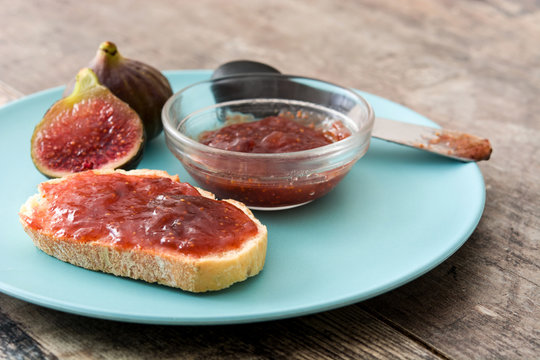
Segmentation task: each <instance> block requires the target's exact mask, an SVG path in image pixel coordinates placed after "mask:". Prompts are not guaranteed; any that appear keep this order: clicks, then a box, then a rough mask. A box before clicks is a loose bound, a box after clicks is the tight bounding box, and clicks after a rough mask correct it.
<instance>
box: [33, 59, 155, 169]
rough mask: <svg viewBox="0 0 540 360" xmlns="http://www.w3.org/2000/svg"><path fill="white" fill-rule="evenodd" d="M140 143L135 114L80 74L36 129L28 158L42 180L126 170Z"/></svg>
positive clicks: (138, 157)
mask: <svg viewBox="0 0 540 360" xmlns="http://www.w3.org/2000/svg"><path fill="white" fill-rule="evenodd" d="M145 142H146V135H145V132H144V126H143V123H142V120H141V118H140V117H139V115H138V114H137V113H136V112H135V110H133V109H132V108H131V107H130V106H129V105H128V104H126V103H125V102H123V101H122V100H120V99H119V98H118V97H116V96H115V95H114V94H113V93H112V92H111V91H110V90H109V89H107V88H106V87H105V86H103V85H101V84H100V83H99V80H98V78H97V76H96V74H95V73H94V72H93V71H92V70H91V69H89V68H84V69H82V70H81V71H80V72H79V73H78V74H77V77H76V82H75V86H74V90H73V93H72V94H70V95H68V96H66V97H64V98H62V99H60V100H58V101H57V102H55V103H54V104H53V105H52V106H51V107H50V108H49V109H48V110H47V112H46V113H45V115H44V116H43V118H42V120H41V121H40V122H39V123H38V124H37V125H36V127H35V129H34V133H33V134H32V138H31V157H32V161H33V162H34V165H35V166H36V168H37V169H38V170H39V171H40V172H41V173H42V174H43V175H45V176H46V177H48V178H58V177H62V176H65V175H68V174H71V173H75V172H79V171H84V170H90V169H125V170H130V169H134V168H136V167H137V165H138V164H139V162H140V161H141V159H142V155H143V152H144V147H145ZM126 143H127V146H126V145H125V144H126ZM130 145H131V146H130ZM113 155H116V156H118V157H113Z"/></svg>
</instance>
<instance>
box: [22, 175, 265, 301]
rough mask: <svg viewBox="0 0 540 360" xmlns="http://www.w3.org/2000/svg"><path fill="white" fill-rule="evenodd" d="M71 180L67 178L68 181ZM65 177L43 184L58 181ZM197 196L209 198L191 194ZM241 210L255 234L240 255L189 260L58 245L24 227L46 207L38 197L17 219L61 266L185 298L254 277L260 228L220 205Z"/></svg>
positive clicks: (259, 261)
mask: <svg viewBox="0 0 540 360" xmlns="http://www.w3.org/2000/svg"><path fill="white" fill-rule="evenodd" d="M94 172H96V173H111V172H121V173H124V174H127V175H131V176H148V175H150V176H162V177H169V178H171V179H173V180H174V181H180V180H179V179H178V176H171V175H169V174H167V173H166V172H163V171H158V170H131V171H124V170H96V171H94ZM69 176H71V175H68V177H69ZM66 178H67V177H64V178H59V179H53V180H49V181H48V182H49V183H50V182H59V181H64V180H65V179H66ZM197 190H198V191H199V193H200V194H201V195H202V196H205V197H207V198H212V199H214V195H213V194H211V193H209V192H207V191H204V190H202V189H197ZM223 201H226V202H228V203H230V204H232V205H234V206H236V207H237V208H238V209H240V210H242V211H243V212H244V213H245V214H246V215H247V216H248V217H249V218H250V219H251V220H252V221H253V222H254V223H255V224H256V225H257V229H258V232H257V234H256V235H255V236H253V237H252V238H250V239H248V240H246V241H245V242H244V244H243V245H242V246H241V247H240V249H237V250H232V251H227V252H224V253H221V254H217V255H208V256H202V257H193V256H189V255H185V254H181V253H176V252H171V251H165V250H163V251H160V250H155V249H146V248H138V249H123V248H121V247H116V246H114V244H107V243H103V242H99V241H95V242H88V243H82V242H78V241H76V240H72V239H58V238H55V237H54V236H52V235H51V234H46V233H44V232H41V231H36V230H35V229H33V228H31V227H29V226H28V224H27V223H26V221H24V219H23V218H24V217H25V216H26V217H30V216H31V215H32V213H33V211H36V210H37V209H38V208H39V207H42V206H47V203H46V200H45V199H44V198H43V197H42V196H41V194H40V193H38V194H35V195H33V196H31V197H30V198H29V199H28V200H27V201H26V202H25V203H24V204H23V205H22V207H21V209H20V212H19V215H20V222H21V224H22V225H23V228H24V230H25V231H26V233H27V234H28V235H30V237H31V238H32V240H33V241H34V244H35V245H36V246H37V247H38V248H39V249H41V250H42V251H44V252H45V253H47V254H49V255H51V256H54V257H56V258H58V259H60V260H62V261H65V262H68V263H71V264H73V265H77V266H80V267H83V268H86V269H90V270H96V271H102V272H106V273H110V274H114V275H116V276H123V277H129V278H132V279H138V280H144V281H146V282H149V283H158V284H162V285H167V286H171V287H176V288H180V289H183V290H186V291H190V292H205V291H214V290H221V289H224V288H227V287H229V286H231V285H232V284H234V283H236V282H239V281H243V280H246V279H247V278H248V277H251V276H254V275H257V274H258V273H259V272H260V271H261V270H262V268H263V266H264V262H265V257H266V247H267V230H266V227H265V226H264V225H263V224H261V223H260V221H259V220H257V219H256V218H255V216H254V215H253V213H252V212H251V211H250V210H249V209H248V208H247V207H246V206H245V205H244V204H242V203H240V202H238V201H235V200H223Z"/></svg>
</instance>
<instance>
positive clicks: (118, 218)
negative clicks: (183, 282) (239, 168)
mask: <svg viewBox="0 0 540 360" xmlns="http://www.w3.org/2000/svg"><path fill="white" fill-rule="evenodd" d="M40 190H41V194H42V196H43V197H44V198H45V199H46V200H47V202H48V206H47V208H46V209H45V210H44V211H42V212H40V213H34V214H32V217H31V218H27V219H25V220H26V222H27V223H28V224H29V226H30V227H32V228H34V229H36V230H40V231H43V232H44V233H46V234H51V235H53V236H55V237H58V238H64V239H73V240H75V241H77V242H84V243H91V242H99V243H109V244H114V245H115V246H117V247H121V248H123V249H137V248H143V249H145V250H156V251H161V250H166V251H173V252H178V253H182V254H185V255H190V256H195V257H200V256H205V255H209V254H219V253H222V252H225V251H229V250H235V249H239V248H240V247H241V246H242V244H243V243H244V241H245V240H246V239H248V238H250V237H252V236H254V235H255V234H256V233H257V231H258V230H257V226H256V224H255V223H254V222H253V221H252V220H251V219H250V218H249V217H248V216H247V215H246V214H244V212H242V211H241V210H239V209H238V208H236V207H235V206H233V205H231V204H229V203H227V202H224V201H217V200H212V199H208V198H206V197H203V196H201V195H200V194H199V192H198V190H197V189H195V188H194V187H192V186H191V185H189V184H186V183H180V182H179V181H174V180H172V179H170V178H165V177H159V176H128V175H125V174H122V173H111V174H96V173H94V172H92V171H86V172H82V173H78V174H76V175H74V176H71V177H69V178H67V179H65V180H63V181H61V182H58V183H50V182H46V183H43V184H41V189H40Z"/></svg>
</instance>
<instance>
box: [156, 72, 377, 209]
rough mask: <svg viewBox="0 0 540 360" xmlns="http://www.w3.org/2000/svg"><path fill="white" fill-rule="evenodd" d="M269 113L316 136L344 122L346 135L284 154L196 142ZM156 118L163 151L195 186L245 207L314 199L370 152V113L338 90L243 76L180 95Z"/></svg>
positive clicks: (301, 80)
mask: <svg viewBox="0 0 540 360" xmlns="http://www.w3.org/2000/svg"><path fill="white" fill-rule="evenodd" d="M276 115H282V116H287V117H289V118H290V119H293V120H294V121H296V122H300V123H305V124H309V126H312V127H315V128H320V129H322V131H332V128H335V127H336V124H339V125H340V126H341V125H344V127H345V128H346V129H347V130H348V132H349V133H350V136H348V137H346V138H344V139H342V140H339V141H335V142H333V143H330V144H328V145H324V146H320V147H316V148H313V149H309V150H301V151H295V152H285V153H245V152H238V151H230V150H223V149H218V148H215V147H211V146H207V145H204V144H202V143H201V142H199V137H200V136H201V134H203V133H204V132H207V131H211V130H215V129H219V128H221V127H223V126H225V125H227V124H230V123H237V122H247V121H258V120H260V119H263V118H265V117H268V116H276ZM162 119H163V125H164V133H165V139H166V143H167V146H168V148H169V149H170V151H171V152H172V153H173V154H174V156H175V157H176V158H177V159H178V160H179V161H180V163H181V164H182V165H183V166H184V168H185V169H186V171H187V172H188V173H189V174H190V175H191V176H192V177H193V179H195V181H196V182H197V183H198V185H199V186H200V187H201V188H203V189H205V190H208V191H210V192H212V193H214V194H215V195H216V196H217V197H218V198H220V199H235V200H238V201H241V202H243V203H244V204H246V205H247V206H248V207H250V208H251V209H255V210H280V209H287V208H291V207H295V206H299V205H302V204H306V203H308V202H310V201H313V200H315V199H317V198H320V197H321V196H323V195H325V194H327V193H328V192H329V191H330V190H332V189H333V188H334V187H335V186H336V185H337V184H338V183H339V182H340V181H341V180H342V179H343V177H344V176H345V175H346V174H347V172H348V171H349V170H350V169H351V167H352V166H353V165H354V164H355V163H356V161H357V160H358V159H360V158H361V157H362V156H363V155H364V154H365V153H366V151H367V149H368V147H369V143H370V138H371V130H372V128H373V122H374V114H373V110H372V108H371V106H370V105H369V104H368V103H367V102H366V101H365V100H364V99H363V98H362V97H361V96H360V95H358V94H357V93H356V92H354V91H352V90H350V89H347V88H344V87H341V86H338V85H334V84H331V83H328V82H324V81H320V80H316V79H310V78H305V77H299V76H288V75H279V74H278V75H276V74H244V75H236V76H230V77H224V78H219V79H213V80H207V81H202V82H198V83H196V84H193V85H191V86H188V87H186V88H184V89H182V90H180V91H179V92H177V93H176V94H174V95H173V96H172V97H171V98H170V99H169V100H168V101H167V102H166V103H165V105H164V107H163V112H162ZM338 127H339V126H338Z"/></svg>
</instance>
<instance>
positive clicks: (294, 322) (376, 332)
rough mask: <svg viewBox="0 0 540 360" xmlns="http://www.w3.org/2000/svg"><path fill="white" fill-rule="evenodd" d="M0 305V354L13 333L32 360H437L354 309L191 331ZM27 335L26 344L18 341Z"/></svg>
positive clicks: (10, 302) (8, 301)
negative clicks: (46, 354)
mask: <svg viewBox="0 0 540 360" xmlns="http://www.w3.org/2000/svg"><path fill="white" fill-rule="evenodd" d="M0 304H2V308H3V311H6V312H7V313H9V314H10V315H9V316H10V318H9V319H5V320H4V319H2V318H1V317H0V321H2V323H5V324H7V325H5V326H9V327H11V328H13V329H14V330H11V332H10V334H8V335H9V336H8V337H7V339H5V340H4V339H3V338H2V337H0V349H2V346H4V347H6V346H10V343H9V341H13V338H14V336H13V335H11V333H15V334H16V337H15V338H16V339H18V338H22V339H23V342H22V344H19V345H18V348H17V349H14V350H13V351H12V352H11V353H12V354H15V351H19V352H22V351H25V352H26V353H28V354H29V355H30V357H33V353H32V352H34V353H37V354H38V353H39V351H41V348H42V347H43V348H45V349H48V351H50V352H51V353H52V354H55V356H58V357H59V358H62V359H92V358H107V359H118V358H121V357H125V358H129V359H150V358H156V359H163V358H182V359H200V358H210V359H218V358H219V359H222V358H225V359H229V358H230V359H238V358H250V359H350V358H362V359H369V358H386V359H389V358H398V357H403V356H404V357H407V358H415V359H441V357H440V356H439V355H438V354H436V353H435V352H434V351H433V350H432V349H426V348H425V346H424V345H423V344H421V343H418V342H416V341H414V340H411V339H409V338H408V337H407V336H406V335H404V334H401V333H400V332H398V331H396V330H395V329H393V328H392V327H390V326H388V325H386V324H384V323H383V322H381V321H379V320H378V319H376V318H375V317H373V316H372V315H370V314H368V313H367V312H365V311H364V310H362V309H361V308H359V307H354V306H351V307H347V308H343V309H339V310H335V311H330V312H328V313H325V314H321V315H313V316H306V317H302V318H298V319H289V320H282V321H273V322H266V323H260V324H246V325H234V326H206V327H192V326H153V325H140V324H128V323H119V322H115V321H103V320H98V319H88V318H83V317H80V316H77V315H70V314H62V313H59V312H57V311H54V310H49V309H45V308H41V307H38V306H34V305H30V304H28V303H25V302H22V301H19V300H16V299H13V298H8V297H6V296H5V295H1V294H0ZM13 324H20V325H13ZM344 325H346V326H344ZM26 332H28V334H30V335H31V337H30V335H19V333H22V334H26ZM344 340H347V341H344ZM4 341H5V342H7V345H4V344H3V343H4ZM24 341H26V342H28V341H33V343H30V344H25V343H24ZM27 348H28V350H27Z"/></svg>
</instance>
